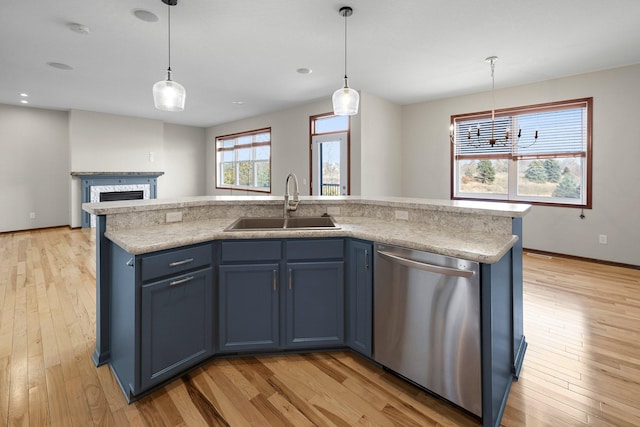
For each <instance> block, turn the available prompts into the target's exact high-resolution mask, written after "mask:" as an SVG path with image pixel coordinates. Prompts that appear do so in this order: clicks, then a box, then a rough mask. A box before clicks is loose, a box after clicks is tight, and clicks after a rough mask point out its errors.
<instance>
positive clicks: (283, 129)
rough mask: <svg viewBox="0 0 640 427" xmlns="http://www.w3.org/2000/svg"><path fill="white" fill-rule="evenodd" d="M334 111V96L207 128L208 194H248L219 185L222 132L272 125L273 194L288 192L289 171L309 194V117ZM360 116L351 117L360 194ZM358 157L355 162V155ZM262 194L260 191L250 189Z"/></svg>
mask: <svg viewBox="0 0 640 427" xmlns="http://www.w3.org/2000/svg"><path fill="white" fill-rule="evenodd" d="M330 111H332V106H331V100H330V99H329V97H327V99H326V100H322V101H319V102H314V103H311V104H307V105H303V106H301V107H297V108H292V109H289V110H283V111H277V112H275V113H270V114H264V115H261V116H255V117H251V118H248V119H244V120H238V121H235V122H231V123H226V124H223V125H219V126H213V127H210V128H208V129H207V172H206V176H207V178H206V179H207V194H212V195H229V194H233V195H244V194H247V193H248V192H246V191H240V190H226V189H225V190H220V189H216V188H215V187H216V183H215V177H216V175H215V174H216V164H215V163H216V147H215V139H216V137H218V136H222V135H229V134H233V133H238V132H245V131H250V130H254V129H260V128H265V127H271V174H272V176H271V194H273V195H282V194H284V184H285V179H286V177H287V175H288V174H289V172H293V173H295V174H296V176H297V177H298V181H299V184H300V194H303V195H304V194H309V179H310V170H309V143H310V141H309V117H310V116H313V115H317V114H324V113H328V112H330ZM359 153H360V116H359V115H358V116H354V117H352V119H351V156H352V168H351V174H350V175H351V194H360V169H359V165H360V161H359V158H360V154H359ZM354 157H355V158H356V159H357V160H356V161H355V162H354V161H353V158H354ZM354 165H355V167H354ZM248 194H250V195H259V194H260V193H255V192H253V193H248Z"/></svg>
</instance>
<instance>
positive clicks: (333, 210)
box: [327, 206, 340, 216]
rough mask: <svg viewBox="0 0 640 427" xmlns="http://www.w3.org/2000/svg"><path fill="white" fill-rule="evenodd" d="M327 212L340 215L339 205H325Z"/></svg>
mask: <svg viewBox="0 0 640 427" xmlns="http://www.w3.org/2000/svg"><path fill="white" fill-rule="evenodd" d="M327 214H329V215H332V216H340V206H327Z"/></svg>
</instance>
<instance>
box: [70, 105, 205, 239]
mask: <svg viewBox="0 0 640 427" xmlns="http://www.w3.org/2000/svg"><path fill="white" fill-rule="evenodd" d="M165 132H166V135H165ZM69 147H70V153H71V161H70V167H71V171H73V172H165V175H163V176H161V177H159V178H158V197H159V198H167V197H180V196H193V195H204V185H203V182H204V179H205V178H204V165H205V160H204V152H205V151H204V150H205V146H204V129H203V128H193V127H189V126H178V125H170V124H164V123H163V122H161V121H159V120H151V119H142V118H137V117H127V116H119V115H114V114H105V113H95V112H90V111H81V110H72V111H71V112H70V114H69ZM150 153H153V156H152V157H153V161H151V159H150V156H149V154H150ZM70 182H71V226H73V227H79V226H80V225H81V219H80V209H81V208H80V206H81V196H80V193H81V191H80V190H81V183H80V180H79V179H77V178H74V179H72V180H71V181H70Z"/></svg>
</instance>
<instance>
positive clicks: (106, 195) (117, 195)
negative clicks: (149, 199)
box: [100, 190, 144, 202]
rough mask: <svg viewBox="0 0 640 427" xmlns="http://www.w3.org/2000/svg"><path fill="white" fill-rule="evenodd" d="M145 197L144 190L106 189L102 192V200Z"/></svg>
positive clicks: (139, 198) (111, 200) (113, 200)
mask: <svg viewBox="0 0 640 427" xmlns="http://www.w3.org/2000/svg"><path fill="white" fill-rule="evenodd" d="M142 199H144V190H132V191H105V192H103V193H100V201H101V202H115V201H117V200H142Z"/></svg>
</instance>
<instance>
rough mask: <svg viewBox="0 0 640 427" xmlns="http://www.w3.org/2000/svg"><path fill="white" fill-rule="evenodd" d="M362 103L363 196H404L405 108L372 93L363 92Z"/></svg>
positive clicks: (361, 160)
mask: <svg viewBox="0 0 640 427" xmlns="http://www.w3.org/2000/svg"><path fill="white" fill-rule="evenodd" d="M361 100H362V103H361V109H360V116H361V119H360V120H361V125H360V126H361V141H362V143H361V146H360V149H361V155H360V168H361V172H360V176H361V183H362V194H363V195H366V196H400V195H402V107H400V106H399V105H397V104H394V103H392V102H389V101H387V100H385V99H382V98H379V97H377V96H374V95H371V94H368V93H362V98H361ZM352 164H353V162H352Z"/></svg>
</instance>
